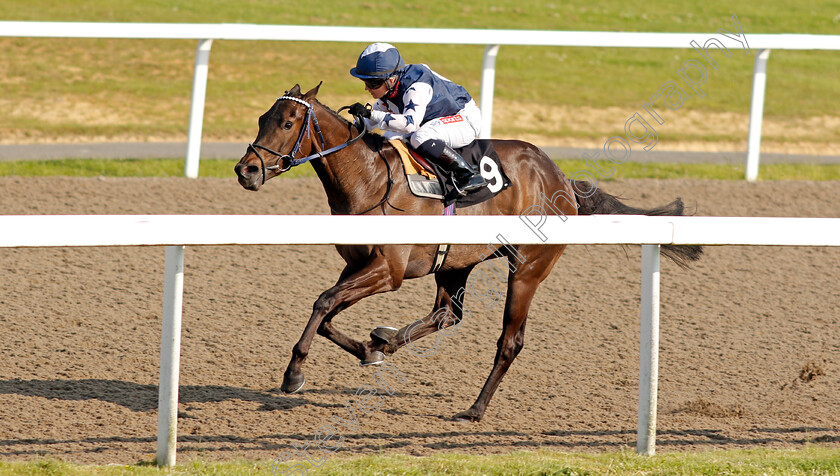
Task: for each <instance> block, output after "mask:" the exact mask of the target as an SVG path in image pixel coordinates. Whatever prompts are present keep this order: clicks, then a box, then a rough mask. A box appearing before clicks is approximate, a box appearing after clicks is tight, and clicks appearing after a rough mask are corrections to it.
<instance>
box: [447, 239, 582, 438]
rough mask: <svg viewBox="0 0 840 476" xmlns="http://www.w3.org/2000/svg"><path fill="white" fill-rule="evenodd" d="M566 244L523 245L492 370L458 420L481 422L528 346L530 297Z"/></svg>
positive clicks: (509, 284) (509, 293) (509, 286)
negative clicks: (520, 353) (521, 257)
mask: <svg viewBox="0 0 840 476" xmlns="http://www.w3.org/2000/svg"><path fill="white" fill-rule="evenodd" d="M565 248H566V245H560V246H539V245H530V246H521V247H519V254H520V255H521V256H524V257H525V261H524V264H522V265H521V266H520V267H519V269H518V270H517V271H516V272H511V273H510V274H509V277H508V289H507V301H506V302H505V317H504V321H503V324H502V335H501V336H500V337H499V341H498V343H497V350H496V358H495V360H494V363H493V370H492V371H490V376H489V377H487V381H486V382H485V383H484V387H483V388H482V389H481V393H480V394H479V395H478V398H477V399H476V401H475V403H473V404H472V406H471V407H470V408H469V409H468V410H466V411H463V412H460V413H458V414H456V415H455V416H454V417H453V419H455V420H457V421H479V420H481V418H482V417H483V416H484V411H485V410H486V409H487V405H488V404H489V403H490V399H492V398H493V394H494V393H495V392H496V389H497V388H498V387H499V384H500V383H501V381H502V377H504V376H505V373H506V372H507V370H508V368H509V367H510V365H511V364H512V363H513V360H514V359H515V358H516V356H517V355H519V352H520V351H521V350H522V347H523V346H524V345H525V321H526V320H527V319H528V309H529V308H530V307H531V299H532V298H533V297H534V293H536V291H537V287H538V286H539V284H540V283H541V282H542V281H543V280H544V279H545V278H546V277H548V274H549V273H550V272H551V268H552V267H554V263H556V262H557V259H558V258H559V257H560V255H561V254H562V253H563V250H564V249H565Z"/></svg>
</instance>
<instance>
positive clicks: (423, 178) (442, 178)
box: [390, 139, 511, 208]
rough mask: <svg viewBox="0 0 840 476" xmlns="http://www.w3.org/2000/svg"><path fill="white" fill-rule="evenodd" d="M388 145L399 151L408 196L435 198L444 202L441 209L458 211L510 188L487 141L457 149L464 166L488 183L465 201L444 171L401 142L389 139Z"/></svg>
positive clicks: (491, 146) (494, 151)
mask: <svg viewBox="0 0 840 476" xmlns="http://www.w3.org/2000/svg"><path fill="white" fill-rule="evenodd" d="M390 142H391V144H392V145H394V147H395V148H396V149H397V151H399V153H400V156H401V157H402V159H403V165H404V168H405V173H406V177H407V178H408V183H409V188H411V192H412V193H413V194H414V195H416V196H418V197H426V198H437V199H439V200H443V204H444V206H447V207H448V206H449V205H451V204H453V203H454V204H455V206H456V207H457V208H466V207H469V206H472V205H476V204H479V203H481V202H483V201H485V200H489V199H491V198H493V197H494V196H496V195H497V194H499V193H500V192H501V191H502V190H504V189H506V188H508V187H509V186H510V185H511V181H510V179H509V178H508V176H507V175H505V171H504V167H502V162H501V160H499V155H498V154H497V153H496V150H495V149H494V148H493V143H492V142H491V141H490V140H487V139H478V140H475V141H473V142H472V143H470V144H468V145H466V146H464V147H462V148H460V149H456V151H457V152H458V153H459V154H461V157H463V158H464V160H465V161H467V163H469V164H470V165H472V166H473V167H476V168H477V169H478V170H479V173H481V176H482V177H484V179H485V180H487V186H486V187H484V188H482V189H481V190H478V191H476V192H473V193H471V194H469V195H467V196H465V197H461V196H460V195H459V193H458V191H457V190H456V189H455V187H454V186H453V185H452V180H451V178H450V177H448V172H447V171H446V170H444V169H442V168H440V167H438V166H436V165H435V164H433V163H431V162H429V161H426V160H425V159H424V158H423V157H422V156H421V155H420V154H418V153H416V152H415V151H414V150H411V149H410V147H409V146H407V144H405V143H404V142H403V141H402V140H400V139H392V140H391V141H390ZM409 153H410V158H409ZM411 162H414V164H411ZM418 166H419V167H422V168H424V169H426V170H427V171H429V172H431V173H433V174H434V177H432V178H429V177H428V174H425V175H424V174H422V173H419V172H420V170H419V169H418Z"/></svg>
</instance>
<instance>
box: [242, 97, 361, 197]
mask: <svg viewBox="0 0 840 476" xmlns="http://www.w3.org/2000/svg"><path fill="white" fill-rule="evenodd" d="M277 100H278V101H281V100H282V101H294V102H296V103H298V104H303V105H304V106H306V115H305V116H304V118H303V126H302V127H301V128H300V133H299V134H298V138H297V141H295V145H294V147H292V150H291V152H289V153H288V154H281V153H280V152H277V151H275V150H272V149H269V148H268V147H265V146H262V145H260V144H256V143H250V144H248V150H250V151H252V152H253V153H254V154H255V155H256V156H257V158H259V159H260V167H261V169H262V183H265V171H266V170H279V171H280V172H281V173H282V172H286V171H288V170H289V169H291V168H292V167H294V166H296V165H300V164H305V163H306V162H309V161H310V160H312V159H317V158H322V157H324V156H327V155H329V154H332V153H333V152H337V151H339V150H341V149H343V148H345V147H347V146H348V145H350V144H352V143H354V142H356V141H357V140H359V139H361V138H362V136H363V135H365V132H366V130H365V128H364V127H360V128H359V135H358V136H356V137H351V138H350V140H348V141H347V142H345V143H343V144H340V145H337V146H335V147H331V148H329V149H327V150H323V148H324V147H326V144H325V143H324V135H323V134H322V133H321V127H320V126H319V125H318V118H317V117H316V116H315V114H314V113H313V112H312V104H310V103H308V102H306V101H304V100H303V99H300V98H296V97H292V96H280V97H279V98H277ZM339 111H340V110H339ZM311 124H312V125H314V127H315V132H317V133H318V139H319V140H320V141H321V149H322V151H321V152H316V153H314V154H311V155H308V156H306V157H301V158H300V159H296V158H295V155H297V153H298V152H299V151H300V145H301V143H302V142H303V136H304V135H306V136H309V135H310V125H311ZM258 149H260V150H264V151H266V152H268V153H270V154H273V155H276V156H277V161H276V162H275V163H274V165H269V166H266V165H265V160H264V159H263V157H262V154H260V151H259V150H258ZM281 163H282V164H283V165H282V166H281Z"/></svg>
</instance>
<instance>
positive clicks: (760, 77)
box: [745, 49, 770, 182]
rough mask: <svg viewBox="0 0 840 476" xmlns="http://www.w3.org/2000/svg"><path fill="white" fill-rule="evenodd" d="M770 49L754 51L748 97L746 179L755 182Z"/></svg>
mask: <svg viewBox="0 0 840 476" xmlns="http://www.w3.org/2000/svg"><path fill="white" fill-rule="evenodd" d="M768 58H770V50H769V49H765V50H757V51H756V52H755V66H754V67H753V84H752V97H751V99H750V130H749V133H748V135H747V165H746V167H745V169H746V173H745V175H746V179H747V181H749V182H755V181H756V179H757V178H758V156H759V153H760V151H761V122H762V120H763V117H764V92H765V89H766V85H767V59H768Z"/></svg>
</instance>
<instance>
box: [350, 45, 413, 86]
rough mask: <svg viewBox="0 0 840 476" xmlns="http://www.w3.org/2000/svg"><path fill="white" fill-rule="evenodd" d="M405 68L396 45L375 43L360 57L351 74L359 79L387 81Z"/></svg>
mask: <svg viewBox="0 0 840 476" xmlns="http://www.w3.org/2000/svg"><path fill="white" fill-rule="evenodd" d="M403 66H405V63H403V59H402V55H400V52H399V51H397V48H396V47H394V45H391V44H388V43H373V44H372V45H370V46H368V47H367V48H365V50H364V51H362V54H361V55H359V59H358V60H357V61H356V67H355V68H353V69H351V70H350V74H351V75H353V76H355V77H357V78H359V79H374V78H377V79H387V78H389V77H390V76H391V75H393V74H394V73H395V72H397V71H398V70H399V69H400V68H402V67H403Z"/></svg>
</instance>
